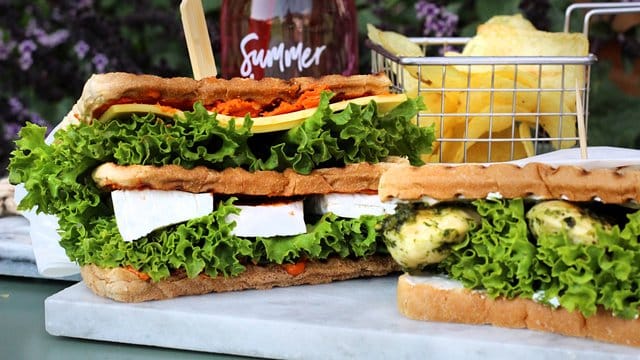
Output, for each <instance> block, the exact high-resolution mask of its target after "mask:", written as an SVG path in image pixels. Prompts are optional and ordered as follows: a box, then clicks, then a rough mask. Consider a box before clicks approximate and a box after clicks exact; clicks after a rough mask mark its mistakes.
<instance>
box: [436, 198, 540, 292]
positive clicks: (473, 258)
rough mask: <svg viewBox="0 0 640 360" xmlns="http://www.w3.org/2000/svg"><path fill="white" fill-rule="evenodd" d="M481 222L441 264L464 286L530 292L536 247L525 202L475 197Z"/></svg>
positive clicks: (533, 275)
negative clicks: (530, 235) (478, 198)
mask: <svg viewBox="0 0 640 360" xmlns="http://www.w3.org/2000/svg"><path fill="white" fill-rule="evenodd" d="M473 205H474V206H475V207H476V210H477V211H478V214H480V216H481V217H482V222H481V224H480V225H479V226H478V227H476V230H475V231H473V232H470V233H469V234H468V236H467V237H466V238H465V240H464V242H462V243H460V244H458V245H455V246H453V248H452V252H451V255H449V256H448V257H447V258H446V259H445V260H444V261H443V262H442V263H441V266H442V267H443V268H445V269H446V270H447V272H449V273H450V274H451V276H452V277H454V278H456V279H458V280H460V281H462V282H463V283H464V284H465V286H467V287H470V288H475V289H485V290H486V291H487V293H488V294H489V295H490V296H492V297H496V296H499V295H501V296H506V297H509V298H512V297H515V296H518V295H520V296H522V295H525V296H527V295H528V296H531V295H532V294H533V289H532V285H533V283H534V277H535V275H536V269H535V267H536V262H537V261H536V259H535V255H536V249H535V246H534V245H533V244H532V243H531V242H529V238H528V229H527V223H526V220H525V217H524V213H525V212H524V203H523V201H522V200H521V199H519V200H509V201H502V200H476V201H474V202H473Z"/></svg>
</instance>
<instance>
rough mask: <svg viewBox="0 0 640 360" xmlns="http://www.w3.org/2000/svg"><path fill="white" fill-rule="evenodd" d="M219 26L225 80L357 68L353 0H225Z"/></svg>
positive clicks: (346, 71) (350, 71)
mask: <svg viewBox="0 0 640 360" xmlns="http://www.w3.org/2000/svg"><path fill="white" fill-rule="evenodd" d="M220 25H221V31H220V33H221V41H222V43H221V48H222V76H223V77H225V78H231V77H247V78H254V79H261V78H263V77H278V78H285V79H286V78H291V77H295V76H321V75H325V74H343V75H351V74H355V73H357V72H358V28H357V14H356V10H355V0H253V1H251V0H248V1H234V0H225V1H223V4H222V11H221V18H220Z"/></svg>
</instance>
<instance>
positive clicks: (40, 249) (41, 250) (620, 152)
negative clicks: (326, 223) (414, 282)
mask: <svg viewBox="0 0 640 360" xmlns="http://www.w3.org/2000/svg"><path fill="white" fill-rule="evenodd" d="M50 137H51V135H50ZM588 154H589V159H587V160H581V159H580V149H577V148H574V149H564V150H558V151H554V152H551V153H547V154H542V155H537V156H534V157H530V158H526V159H521V160H517V161H513V163H515V164H518V165H520V166H523V165H524V164H526V163H529V162H544V163H547V164H550V165H556V166H560V165H575V166H579V167H582V168H584V169H593V168H616V167H622V166H631V167H636V168H640V150H633V149H624V148H614V147H591V148H589V149H588ZM455 165H461V164H455ZM25 194H26V193H25V190H24V187H22V186H21V185H19V186H17V187H16V202H18V201H20V199H22V198H23V197H24V195H25ZM23 215H24V216H25V217H26V218H27V219H29V222H30V223H31V226H30V234H31V241H32V244H33V253H34V256H35V259H36V264H37V266H38V271H39V272H40V274H41V275H42V276H45V277H62V276H69V275H74V274H77V273H79V267H78V265H77V264H75V263H73V262H71V261H69V259H68V258H67V256H66V255H65V252H64V249H62V247H60V245H59V243H58V242H59V240H60V236H59V235H58V233H57V231H56V229H57V227H58V224H57V218H56V217H55V216H51V215H44V214H36V213H35V212H33V211H29V212H24V213H23Z"/></svg>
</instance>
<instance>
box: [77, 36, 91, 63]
mask: <svg viewBox="0 0 640 360" xmlns="http://www.w3.org/2000/svg"><path fill="white" fill-rule="evenodd" d="M89 49H90V47H89V44H87V43H86V42H85V41H84V40H80V41H78V42H77V43H76V44H75V45H74V46H73V51H75V52H76V55H77V56H78V59H80V60H82V59H84V57H85V56H86V55H87V53H88V52H89Z"/></svg>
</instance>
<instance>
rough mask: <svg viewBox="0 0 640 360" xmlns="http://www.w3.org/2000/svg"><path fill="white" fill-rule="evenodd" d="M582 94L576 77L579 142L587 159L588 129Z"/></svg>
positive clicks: (581, 155)
mask: <svg viewBox="0 0 640 360" xmlns="http://www.w3.org/2000/svg"><path fill="white" fill-rule="evenodd" d="M582 106H583V105H582V95H581V94H580V90H579V89H578V80H577V79H576V121H577V122H578V142H579V144H580V157H581V158H582V159H583V160H584V159H587V157H588V154H587V129H586V126H585V119H584V108H583V107H582Z"/></svg>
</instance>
